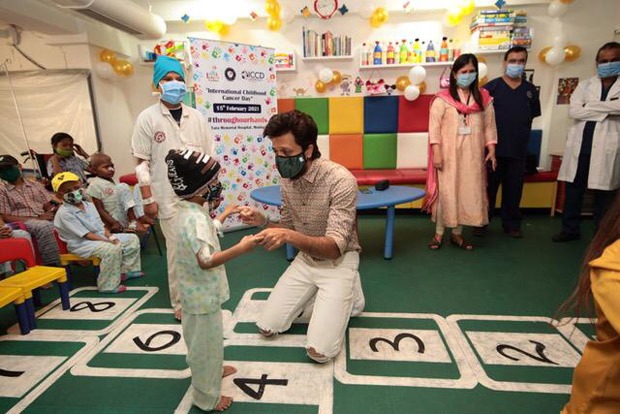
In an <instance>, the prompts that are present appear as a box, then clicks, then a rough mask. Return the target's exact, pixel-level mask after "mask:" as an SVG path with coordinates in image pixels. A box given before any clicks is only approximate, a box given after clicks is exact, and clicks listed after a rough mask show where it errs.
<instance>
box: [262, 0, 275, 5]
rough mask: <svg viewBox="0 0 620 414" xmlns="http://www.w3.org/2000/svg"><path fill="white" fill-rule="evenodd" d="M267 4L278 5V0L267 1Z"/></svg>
mask: <svg viewBox="0 0 620 414" xmlns="http://www.w3.org/2000/svg"><path fill="white" fill-rule="evenodd" d="M267 4H278V0H265V5H267Z"/></svg>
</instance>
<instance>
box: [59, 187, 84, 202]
mask: <svg viewBox="0 0 620 414" xmlns="http://www.w3.org/2000/svg"><path fill="white" fill-rule="evenodd" d="M62 199H63V200H65V201H66V202H67V203H69V204H79V203H81V202H82V200H84V191H83V190H82V189H81V188H78V189H76V190H73V191H70V192H68V193H65V195H63V196H62Z"/></svg>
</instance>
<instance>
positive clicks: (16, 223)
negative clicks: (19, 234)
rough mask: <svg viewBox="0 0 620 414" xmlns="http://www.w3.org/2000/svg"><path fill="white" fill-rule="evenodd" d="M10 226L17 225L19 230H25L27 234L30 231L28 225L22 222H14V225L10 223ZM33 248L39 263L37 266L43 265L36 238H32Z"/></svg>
mask: <svg viewBox="0 0 620 414" xmlns="http://www.w3.org/2000/svg"><path fill="white" fill-rule="evenodd" d="M9 224H10V225H15V226H16V227H17V228H19V230H23V231H25V232H27V231H28V229H27V228H26V225H25V224H24V223H23V222H21V221H14V222H12V223H9ZM32 248H33V249H34V258H35V260H36V262H37V265H43V259H41V255H39V248H38V246H37V239H35V238H34V237H32Z"/></svg>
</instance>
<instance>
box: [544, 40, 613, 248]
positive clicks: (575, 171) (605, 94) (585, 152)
mask: <svg viewBox="0 0 620 414" xmlns="http://www.w3.org/2000/svg"><path fill="white" fill-rule="evenodd" d="M596 69H597V76H595V77H592V78H590V79H587V80H585V81H583V82H580V83H579V85H578V86H577V89H575V92H574V93H573V95H572V96H571V100H570V108H569V115H570V117H571V118H573V119H574V120H575V121H577V122H576V123H575V125H573V126H572V127H571V129H570V130H569V132H568V137H567V140H566V148H565V149H564V157H563V158H562V166H561V167H560V173H559V175H558V180H560V181H566V198H565V200H564V211H563V213H562V231H561V232H560V233H558V234H556V235H555V236H553V241H554V242H567V241H571V240H577V239H579V238H580V237H581V230H580V223H581V204H582V201H583V194H584V192H585V190H586V188H589V189H592V190H593V191H594V224H595V226H597V227H598V223H599V221H600V219H601V218H602V216H603V215H604V213H605V211H606V210H607V207H608V206H609V204H610V203H611V201H612V200H613V197H614V194H615V192H616V191H615V190H616V189H617V188H618V187H620V82H619V81H618V75H619V74H620V43H617V42H609V43H606V44H604V45H603V46H602V47H601V48H600V49H599V50H598V53H597V54H596Z"/></svg>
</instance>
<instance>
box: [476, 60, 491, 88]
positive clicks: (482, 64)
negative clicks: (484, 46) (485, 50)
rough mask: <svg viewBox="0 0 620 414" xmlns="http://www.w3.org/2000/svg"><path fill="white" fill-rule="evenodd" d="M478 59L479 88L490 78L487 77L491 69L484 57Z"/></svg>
mask: <svg viewBox="0 0 620 414" xmlns="http://www.w3.org/2000/svg"><path fill="white" fill-rule="evenodd" d="M476 58H477V59H478V86H484V85H485V84H486V83H487V82H488V81H489V78H488V77H487V75H488V74H489V68H488V67H487V63H486V62H487V60H486V59H485V58H484V56H476Z"/></svg>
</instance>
